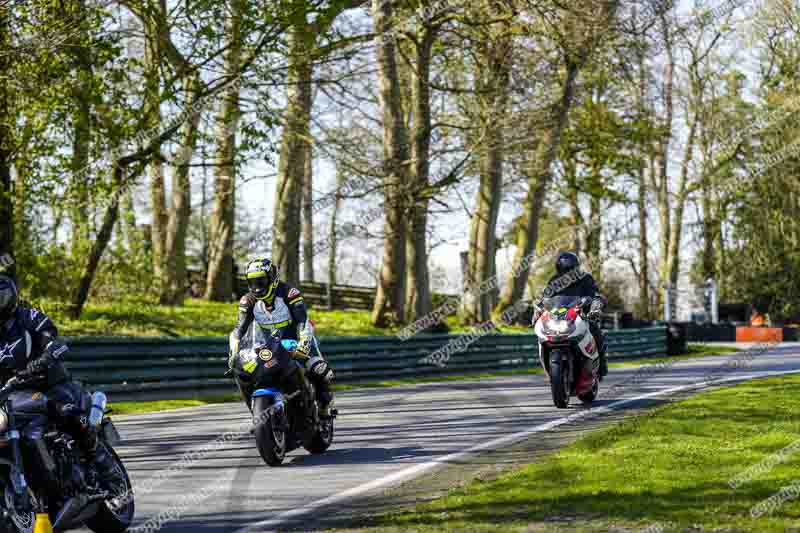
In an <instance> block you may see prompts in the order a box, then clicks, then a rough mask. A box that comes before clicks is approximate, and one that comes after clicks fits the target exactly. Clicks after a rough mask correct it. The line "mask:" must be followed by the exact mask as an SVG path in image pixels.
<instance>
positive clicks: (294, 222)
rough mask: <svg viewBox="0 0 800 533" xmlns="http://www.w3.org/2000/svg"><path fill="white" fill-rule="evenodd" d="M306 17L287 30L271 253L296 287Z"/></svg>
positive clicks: (307, 106) (305, 152)
mask: <svg viewBox="0 0 800 533" xmlns="http://www.w3.org/2000/svg"><path fill="white" fill-rule="evenodd" d="M307 30H308V25H307V22H306V19H305V14H303V15H302V20H300V21H298V22H297V23H296V24H295V25H294V26H293V27H292V28H291V30H290V35H289V39H290V51H289V68H288V79H287V82H288V84H289V85H288V89H287V94H286V121H285V125H284V128H283V134H282V137H283V138H282V141H281V154H280V161H279V163H278V179H277V182H276V184H275V208H274V209H275V215H274V217H273V249H272V256H273V257H272V258H273V260H274V261H275V263H276V265H277V267H278V271H279V272H280V275H281V279H283V280H284V281H286V282H288V283H290V284H293V285H296V284H298V282H299V281H300V232H301V229H300V214H301V211H302V190H303V182H304V177H305V173H306V158H307V157H309V155H310V151H309V149H308V144H309V141H310V140H309V122H310V119H311V96H312V91H311V75H312V66H311V63H310V58H309V54H310V50H311V48H312V46H311V44H310V43H311V39H312V38H313V37H314V36H313V35H309V34H308V32H307Z"/></svg>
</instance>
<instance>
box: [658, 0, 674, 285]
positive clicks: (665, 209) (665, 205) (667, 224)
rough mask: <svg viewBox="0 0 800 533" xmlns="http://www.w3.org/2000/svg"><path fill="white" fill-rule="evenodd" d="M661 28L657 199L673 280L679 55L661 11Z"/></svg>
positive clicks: (666, 265)
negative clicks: (672, 158) (672, 152)
mask: <svg viewBox="0 0 800 533" xmlns="http://www.w3.org/2000/svg"><path fill="white" fill-rule="evenodd" d="M661 32H662V38H663V40H664V50H665V51H666V53H667V64H666V66H665V70H666V72H665V75H664V76H665V84H664V108H665V110H666V116H665V119H664V124H663V125H662V130H663V131H662V136H661V140H660V141H659V143H658V156H657V157H658V163H657V164H658V182H657V184H656V188H655V192H656V201H657V204H658V213H659V218H660V222H661V279H662V282H663V283H670V280H671V279H672V274H671V273H670V260H669V257H670V255H669V254H670V243H671V241H672V235H671V231H672V227H673V226H672V223H671V219H672V216H671V205H670V197H669V171H668V165H669V146H670V141H671V140H672V122H673V116H674V109H675V103H674V95H673V91H674V82H675V55H674V53H673V47H672V40H671V35H670V32H669V26H668V23H667V19H666V15H665V14H663V13H662V14H661Z"/></svg>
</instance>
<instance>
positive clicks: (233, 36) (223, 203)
mask: <svg viewBox="0 0 800 533" xmlns="http://www.w3.org/2000/svg"><path fill="white" fill-rule="evenodd" d="M234 2H235V8H234V12H233V13H232V14H231V16H230V18H229V19H228V28H227V34H228V43H229V48H228V51H227V53H226V57H225V74H226V75H227V76H236V75H237V74H238V72H239V69H240V62H241V47H242V35H241V22H242V14H243V10H244V0H234ZM239 118H240V112H239V84H237V83H234V84H232V85H231V86H230V87H228V89H227V90H226V93H225V98H224V100H223V102H222V107H221V109H220V112H219V114H218V115H217V142H216V146H217V157H216V159H217V161H216V165H215V167H214V168H215V169H216V171H217V177H216V186H215V193H214V212H213V214H212V215H211V224H210V228H209V235H210V237H209V258H208V274H207V277H206V293H205V298H206V299H207V300H216V301H227V300H229V299H230V298H231V295H232V294H233V293H234V286H233V283H234V279H233V237H234V228H235V225H236V210H235V206H236V161H235V158H236V132H237V130H238V124H239Z"/></svg>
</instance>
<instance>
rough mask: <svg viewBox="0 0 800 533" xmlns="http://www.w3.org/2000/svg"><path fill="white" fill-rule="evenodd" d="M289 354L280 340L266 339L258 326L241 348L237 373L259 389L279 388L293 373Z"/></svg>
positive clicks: (236, 360) (242, 342) (251, 328)
mask: <svg viewBox="0 0 800 533" xmlns="http://www.w3.org/2000/svg"><path fill="white" fill-rule="evenodd" d="M292 369H293V367H292V361H291V357H290V356H289V353H288V352H287V351H286V349H285V348H284V347H283V345H282V344H281V340H280V339H279V338H277V337H272V336H266V335H265V334H264V332H263V330H262V329H261V328H260V327H259V326H258V325H256V324H255V323H254V324H252V325H251V326H250V328H249V329H248V331H247V333H246V334H245V335H244V337H243V338H242V340H241V342H240V345H239V352H238V354H237V356H236V357H235V358H234V365H233V370H234V372H235V373H236V375H237V377H238V378H239V380H240V381H242V382H243V383H245V384H248V385H257V386H259V387H275V388H277V387H279V385H280V382H281V381H282V380H283V379H286V377H287V376H288V375H290V374H291V372H292Z"/></svg>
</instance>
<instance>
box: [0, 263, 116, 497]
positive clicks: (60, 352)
mask: <svg viewBox="0 0 800 533" xmlns="http://www.w3.org/2000/svg"><path fill="white" fill-rule="evenodd" d="M57 337H58V330H57V329H56V326H55V324H54V323H53V321H52V320H50V317H48V316H47V315H45V314H44V313H42V312H41V311H38V310H37V309H33V308H31V307H28V306H25V305H22V304H20V303H19V291H18V290H17V285H16V283H15V282H14V280H13V279H12V278H11V277H9V276H6V275H4V274H0V380H2V382H3V383H5V382H7V381H8V380H9V379H11V378H12V377H18V378H20V377H24V378H26V380H27V379H30V380H31V381H30V383H31V384H30V388H31V389H34V390H40V391H42V392H43V393H44V394H45V396H46V398H47V400H48V409H49V410H50V412H51V417H53V419H55V420H56V421H57V422H58V423H59V425H60V426H62V427H63V429H64V430H65V431H67V432H68V433H69V434H70V435H72V436H73V438H75V440H76V441H77V442H78V447H79V448H80V450H81V452H82V453H83V454H84V456H85V457H86V458H87V459H88V460H89V461H94V462H95V466H96V467H97V471H98V473H99V474H100V478H101V479H102V480H103V481H105V482H106V483H108V484H110V485H111V486H114V484H115V483H116V482H117V481H118V479H117V476H118V472H117V470H116V468H115V464H114V460H113V458H112V457H111V455H110V454H109V453H108V450H107V449H106V448H105V447H103V446H98V445H97V442H98V441H97V434H96V432H95V430H94V429H92V428H90V427H89V426H88V425H87V424H86V423H85V417H86V414H87V412H86V411H87V410H88V406H87V401H88V394H86V393H85V392H84V391H83V389H82V388H81V386H80V385H78V384H77V383H75V382H74V381H72V379H71V377H70V374H69V372H67V369H66V367H65V366H64V354H65V353H66V352H67V350H68V348H67V346H66V345H65V344H63V343H62V342H60V341H59V340H58V339H57ZM84 407H87V409H84ZM31 435H32V436H33V437H32V441H33V442H31V444H32V445H33V446H34V447H38V446H40V443H39V442H36V440H37V435H38V438H39V439H40V438H41V433H38V434H37V432H31ZM45 475H46V476H49V475H50V474H48V473H45Z"/></svg>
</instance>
